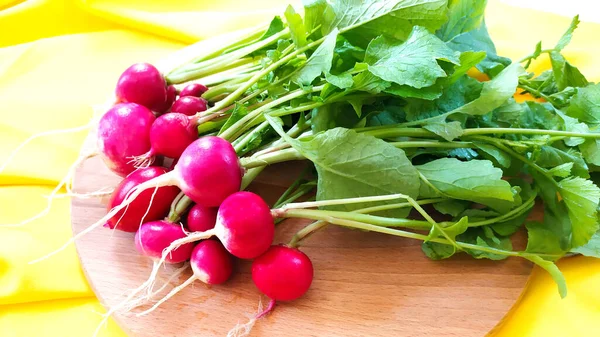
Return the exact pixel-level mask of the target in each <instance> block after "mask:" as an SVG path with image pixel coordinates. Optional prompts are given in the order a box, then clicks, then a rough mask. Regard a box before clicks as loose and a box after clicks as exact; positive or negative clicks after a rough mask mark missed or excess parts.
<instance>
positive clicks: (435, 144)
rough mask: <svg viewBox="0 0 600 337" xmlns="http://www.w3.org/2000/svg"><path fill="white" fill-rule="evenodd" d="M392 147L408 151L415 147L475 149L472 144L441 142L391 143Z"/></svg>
mask: <svg viewBox="0 0 600 337" xmlns="http://www.w3.org/2000/svg"><path fill="white" fill-rule="evenodd" d="M390 144H391V145H394V146H395V147H397V148H399V149H408V148H414V147H425V148H429V147H435V148H440V149H464V148H471V147H473V143H471V142H439V141H435V140H432V141H414V142H390Z"/></svg>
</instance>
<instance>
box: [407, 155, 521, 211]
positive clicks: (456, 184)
mask: <svg viewBox="0 0 600 337" xmlns="http://www.w3.org/2000/svg"><path fill="white" fill-rule="evenodd" d="M416 168H417V170H418V171H419V173H421V175H423V176H424V177H425V178H426V179H427V181H428V182H429V183H430V184H431V185H433V188H432V187H431V186H429V185H427V184H426V183H422V184H421V192H420V197H421V198H429V197H439V196H447V197H451V198H454V199H459V200H469V201H473V202H477V203H480V204H483V205H487V206H490V207H492V208H494V207H496V206H498V202H499V201H514V197H513V192H512V190H511V186H510V184H509V183H508V182H506V181H505V180H502V170H500V169H499V168H496V167H494V166H493V165H492V162H490V161H489V160H471V161H467V162H463V161H460V160H457V159H454V158H441V159H437V160H434V161H431V162H429V163H427V164H424V165H418V166H416Z"/></svg>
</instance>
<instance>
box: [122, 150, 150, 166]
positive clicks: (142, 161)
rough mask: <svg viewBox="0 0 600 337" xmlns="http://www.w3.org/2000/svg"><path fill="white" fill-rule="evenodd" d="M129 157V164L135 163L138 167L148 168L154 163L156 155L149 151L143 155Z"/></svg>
mask: <svg viewBox="0 0 600 337" xmlns="http://www.w3.org/2000/svg"><path fill="white" fill-rule="evenodd" d="M128 159H130V160H129V162H128V164H133V166H135V167H137V168H146V167H148V166H150V165H152V164H153V163H154V160H155V157H154V156H153V155H152V154H151V153H150V151H148V152H146V153H144V154H143V155H140V156H133V157H129V158H128Z"/></svg>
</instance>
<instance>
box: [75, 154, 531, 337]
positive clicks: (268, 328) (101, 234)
mask: <svg viewBox="0 0 600 337" xmlns="http://www.w3.org/2000/svg"><path fill="white" fill-rule="evenodd" d="M301 166H302V165H299V163H298V162H294V163H288V164H287V165H279V166H274V167H271V168H269V169H268V170H266V171H265V172H263V174H262V175H261V176H260V177H259V179H257V181H256V183H254V184H253V185H252V186H251V189H252V190H254V191H256V192H258V193H260V194H261V195H263V196H264V197H265V198H266V199H267V201H269V202H273V201H274V200H275V199H276V197H277V196H278V195H279V194H280V193H282V191H283V190H284V188H283V187H282V186H284V185H285V183H287V182H289V180H290V178H287V177H288V176H293V174H291V173H293V172H294V171H298V170H299V168H300V167H301ZM118 182H119V178H118V177H117V176H115V175H114V174H112V173H111V172H109V171H108V169H106V168H105V166H104V165H103V164H102V162H101V160H100V159H99V158H92V159H90V160H88V161H87V162H85V163H84V164H83V165H82V166H81V167H80V168H79V169H78V172H77V174H76V178H75V188H76V190H77V191H79V192H89V191H94V190H98V189H100V188H102V187H107V186H115V185H116V184H117V183H118ZM106 201H107V200H106V198H104V199H102V200H101V199H100V198H95V199H94V198H92V199H73V201H72V222H73V229H74V232H75V233H78V232H80V231H81V230H82V229H84V228H86V227H87V226H88V225H89V224H91V223H93V222H95V221H96V220H97V219H99V218H101V217H102V216H103V215H104V214H105V213H106ZM536 215H537V216H538V217H539V215H540V214H539V212H537V213H536ZM307 223H308V222H307V221H302V220H287V221H284V222H282V223H281V224H280V225H278V228H277V235H276V242H287V241H288V240H289V239H290V238H291V237H292V236H293V234H294V233H295V232H296V231H297V230H298V229H299V228H301V227H302V226H303V225H306V224H307ZM517 241H520V244H521V245H522V243H523V238H521V239H517ZM518 244H519V242H517V245H518ZM76 246H77V249H78V252H79V255H80V258H81V261H82V264H83V268H84V271H85V274H86V276H87V278H88V280H89V282H90V283H91V285H92V287H93V289H94V291H95V292H96V295H97V296H98V298H99V299H100V301H101V302H102V303H103V304H104V305H105V306H106V307H110V306H112V305H115V304H116V303H118V302H119V301H121V300H122V299H123V298H124V296H125V294H126V292H127V291H128V290H129V289H133V288H135V287H137V286H139V285H140V284H141V283H142V282H143V281H144V280H145V279H146V278H147V276H148V274H149V272H150V270H151V262H150V261H149V260H148V259H147V258H145V257H143V256H141V255H140V254H138V253H137V251H136V250H135V247H134V244H133V234H131V233H122V232H118V231H111V230H108V229H106V228H101V229H98V230H95V231H93V232H92V233H91V234H89V235H87V236H84V237H83V238H81V240H79V241H78V242H77V243H76ZM302 249H303V251H304V252H306V254H308V256H309V257H310V258H311V259H312V261H313V263H314V268H315V278H314V282H313V284H312V287H311V289H310V290H309V292H308V293H307V294H306V295H305V296H304V297H303V298H301V299H299V300H297V301H294V302H291V303H279V304H278V305H277V307H276V310H275V311H274V312H273V313H272V314H270V315H269V316H267V317H266V318H264V319H262V320H260V321H259V322H258V323H257V324H256V326H255V327H254V329H253V331H252V334H251V335H252V336H295V337H303V336H461V337H469V336H483V335H485V334H486V333H487V332H488V331H489V330H490V329H492V328H493V327H494V326H495V325H496V324H497V323H498V322H499V321H500V320H501V319H502V317H503V316H504V314H505V313H506V312H507V311H508V310H509V309H510V307H511V305H512V304H513V303H514V302H515V300H516V299H517V298H518V296H519V294H520V293H521V290H522V289H523V286H524V285H525V283H526V281H527V278H528V275H529V273H530V271H531V267H532V266H531V264H530V263H528V262H525V261H523V260H521V259H516V258H510V259H508V260H505V261H500V262H493V261H487V260H475V259H473V258H471V257H469V256H465V255H464V254H461V255H460V256H456V257H453V258H450V259H448V260H444V261H431V260H429V259H427V258H426V257H425V256H424V255H423V253H422V252H421V248H420V242H417V241H413V240H408V239H402V238H398V237H391V236H386V235H382V234H377V233H365V232H361V231H356V230H349V229H344V228H339V227H336V226H329V227H327V228H325V229H324V230H322V231H320V232H318V233H316V234H315V235H313V236H312V237H311V238H309V239H307V240H306V242H305V245H304V246H303V248H302ZM170 268H172V267H170ZM235 269H236V270H235V275H234V276H233V278H232V279H231V280H230V281H229V282H227V283H226V284H225V285H222V286H212V287H209V286H206V285H204V284H201V283H200V282H199V281H197V282H195V283H194V285H193V287H190V288H188V289H185V290H184V291H182V292H180V293H179V294H178V295H176V296H175V297H174V298H172V299H171V300H169V301H167V302H166V303H165V304H163V305H162V306H161V307H159V308H158V309H157V310H156V311H155V312H153V313H151V314H149V315H148V316H143V317H136V316H133V315H131V314H129V315H123V314H117V315H115V319H116V321H117V322H118V324H119V325H120V326H121V327H122V328H123V329H124V330H125V331H127V332H128V333H129V334H130V335H131V336H139V337H141V336H178V337H187V336H225V335H226V334H227V332H228V331H229V330H230V329H231V328H232V327H233V326H235V324H236V323H238V322H242V323H243V322H245V321H247V319H248V317H250V315H252V314H253V313H255V312H256V310H257V307H258V304H259V300H260V299H261V297H260V294H259V292H258V291H257V290H256V288H255V287H254V285H253V283H252V281H251V278H250V273H249V270H250V262H249V261H238V262H237V264H236V268H235ZM168 272H169V270H164V273H163V274H164V275H167V274H168ZM190 275H191V272H190V271H187V272H186V273H184V274H183V275H182V276H181V277H180V278H179V280H175V281H174V282H173V285H174V286H175V285H176V284H177V283H180V282H183V281H184V280H185V279H186V278H187V277H189V276H190ZM262 301H263V302H265V303H266V301H267V299H266V298H262Z"/></svg>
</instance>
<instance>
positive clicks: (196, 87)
mask: <svg viewBox="0 0 600 337" xmlns="http://www.w3.org/2000/svg"><path fill="white" fill-rule="evenodd" d="M207 91H208V88H207V87H206V86H205V85H204V84H200V83H190V84H188V85H186V86H185V87H184V88H183V89H181V92H180V93H179V97H185V96H195V97H200V96H202V94H203V93H205V92H207Z"/></svg>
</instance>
